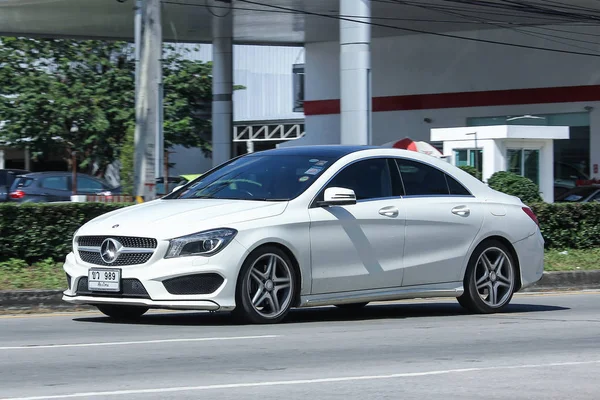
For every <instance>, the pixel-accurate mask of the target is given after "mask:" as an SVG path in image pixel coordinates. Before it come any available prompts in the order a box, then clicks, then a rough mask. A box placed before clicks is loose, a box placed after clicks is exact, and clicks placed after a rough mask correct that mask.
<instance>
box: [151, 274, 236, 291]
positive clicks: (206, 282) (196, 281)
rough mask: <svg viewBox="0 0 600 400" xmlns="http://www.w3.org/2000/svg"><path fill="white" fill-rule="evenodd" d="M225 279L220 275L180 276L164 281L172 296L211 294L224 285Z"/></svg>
mask: <svg viewBox="0 0 600 400" xmlns="http://www.w3.org/2000/svg"><path fill="white" fill-rule="evenodd" d="M223 281H224V279H223V277H222V276H221V275H219V274H214V273H209V274H195V275H185V276H179V277H177V278H171V279H167V280H165V281H163V285H164V286H165V289H167V292H169V293H170V294H211V293H214V292H215V291H216V290H217V289H218V288H219V287H220V286H221V285H222V284H223Z"/></svg>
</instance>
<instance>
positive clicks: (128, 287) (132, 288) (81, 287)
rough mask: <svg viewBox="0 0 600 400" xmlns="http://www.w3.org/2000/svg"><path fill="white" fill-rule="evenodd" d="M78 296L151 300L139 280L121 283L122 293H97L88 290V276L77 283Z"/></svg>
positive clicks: (127, 280) (126, 280)
mask: <svg viewBox="0 0 600 400" xmlns="http://www.w3.org/2000/svg"><path fill="white" fill-rule="evenodd" d="M76 294H77V295H80V296H101V297H102V296H103V297H119V298H128V297H133V298H141V299H149V298H150V296H149V295H148V292H147V291H146V288H145V287H144V285H143V284H142V282H140V281H139V280H137V279H129V278H128V279H123V280H122V281H121V291H120V292H97V291H90V290H88V278H87V276H83V277H81V278H79V281H78V282H77V291H76Z"/></svg>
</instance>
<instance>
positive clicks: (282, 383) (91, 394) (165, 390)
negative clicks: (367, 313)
mask: <svg viewBox="0 0 600 400" xmlns="http://www.w3.org/2000/svg"><path fill="white" fill-rule="evenodd" d="M590 364H600V360H594V361H573V362H560V363H548V364H526V365H508V366H503V367H481V368H461V369H445V370H437V371H425V372H405V373H399V374H389V375H363V376H345V377H339V378H322V379H300V380H291V381H266V382H254V383H231V384H220V385H205V386H180V387H170V388H157V389H132V390H115V391H107V392H85V393H72V394H64V395H50V396H33V397H12V398H5V399H0V400H52V399H72V398H79V397H99V396H130V395H136V394H160V393H174V392H192V391H202V390H219V389H241V388H254V387H265V386H267V387H268V386H289V385H309V384H317V383H335V382H353V381H370V380H382V379H397V378H411V377H421V376H432V375H445V374H460V373H468V372H481V371H497V370H511V369H527V368H549V367H568V366H578V365H590Z"/></svg>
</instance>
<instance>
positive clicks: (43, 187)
mask: <svg viewBox="0 0 600 400" xmlns="http://www.w3.org/2000/svg"><path fill="white" fill-rule="evenodd" d="M120 193H121V188H120V187H117V188H114V187H111V186H110V185H109V184H108V183H107V182H105V181H103V180H102V179H99V178H96V177H93V176H90V175H85V174H77V194H78V195H86V194H87V195H104V196H111V195H117V194H120ZM72 194H73V178H72V173H71V172H32V173H29V174H24V175H19V176H18V177H17V179H15V181H14V182H13V184H12V186H11V188H10V193H9V199H10V201H14V202H18V203H50V202H58V201H71V195H72Z"/></svg>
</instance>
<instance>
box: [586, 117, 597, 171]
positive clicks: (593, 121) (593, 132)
mask: <svg viewBox="0 0 600 400" xmlns="http://www.w3.org/2000/svg"><path fill="white" fill-rule="evenodd" d="M594 165H596V166H597V168H598V169H597V171H598V172H594ZM585 172H586V173H589V175H590V177H592V178H595V179H600V108H594V109H593V110H592V111H591V112H590V170H589V171H585Z"/></svg>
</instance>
